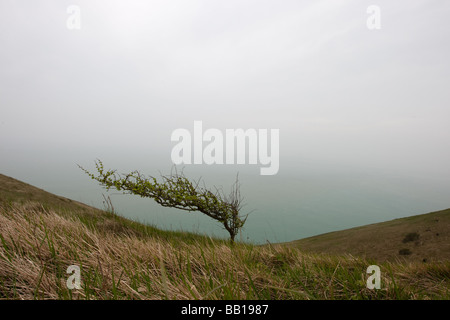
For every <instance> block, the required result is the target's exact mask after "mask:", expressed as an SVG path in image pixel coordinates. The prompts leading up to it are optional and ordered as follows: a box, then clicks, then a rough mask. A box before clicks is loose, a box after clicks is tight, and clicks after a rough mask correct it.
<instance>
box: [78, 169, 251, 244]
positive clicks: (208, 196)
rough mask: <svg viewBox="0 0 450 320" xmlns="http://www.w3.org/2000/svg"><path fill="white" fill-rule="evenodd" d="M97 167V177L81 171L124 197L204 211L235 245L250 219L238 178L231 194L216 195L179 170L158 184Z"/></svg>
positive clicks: (217, 191)
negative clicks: (244, 212) (147, 199)
mask: <svg viewBox="0 0 450 320" xmlns="http://www.w3.org/2000/svg"><path fill="white" fill-rule="evenodd" d="M95 166H96V168H97V173H96V174H93V173H91V172H89V171H88V170H86V169H84V168H83V167H81V166H79V167H80V168H81V169H82V170H83V171H84V172H85V173H87V174H88V175H89V176H90V177H91V178H92V179H93V180H96V181H98V182H100V184H101V185H102V186H103V187H105V188H106V189H107V190H109V189H111V188H114V189H117V190H118V191H122V192H124V193H128V194H135V195H138V196H141V197H145V198H152V199H153V200H155V201H156V202H157V203H159V204H160V205H162V206H163V207H170V208H177V209H180V210H186V211H200V212H201V213H203V214H205V215H207V216H208V217H210V218H213V219H214V220H217V221H219V222H220V223H221V224H222V225H223V227H224V228H225V230H227V231H228V233H229V234H230V241H231V243H234V238H235V237H236V235H237V233H238V232H239V230H240V229H241V228H242V227H243V226H244V223H245V221H246V220H247V216H245V217H243V216H241V215H240V213H239V212H240V210H241V209H242V198H241V194H240V185H239V181H238V178H236V182H235V183H234V185H233V186H232V188H231V192H230V194H229V195H225V194H224V192H223V190H222V189H218V188H215V191H214V192H212V191H210V190H208V189H206V188H204V187H201V186H200V182H201V180H200V179H199V180H198V181H196V182H192V181H190V180H189V179H188V178H186V177H185V176H184V174H183V172H181V173H178V171H176V170H175V173H171V174H170V175H161V178H162V180H161V181H160V182H158V180H157V179H156V178H154V177H151V176H150V177H145V176H144V175H142V174H141V173H140V172H139V171H133V172H131V173H128V174H122V175H121V174H118V173H117V170H105V169H104V167H103V163H102V162H101V161H100V160H97V161H96V162H95Z"/></svg>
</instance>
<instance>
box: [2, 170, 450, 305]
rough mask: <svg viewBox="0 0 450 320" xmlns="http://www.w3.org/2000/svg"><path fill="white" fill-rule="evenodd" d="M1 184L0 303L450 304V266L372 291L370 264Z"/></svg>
mask: <svg viewBox="0 0 450 320" xmlns="http://www.w3.org/2000/svg"><path fill="white" fill-rule="evenodd" d="M0 178H1V180H0V184H1V185H2V187H1V189H0V299H212V300H214V299H221V300H222V299H449V298H450V280H449V279H450V262H449V261H445V262H432V263H423V262H418V263H400V262H382V263H377V264H378V265H379V266H380V269H381V289H379V290H373V289H368V288H366V279H367V277H368V275H367V274H366V269H367V267H368V266H369V265H371V264H374V263H375V261H371V260H366V259H364V258H359V257H354V256H351V255H328V254H316V253H305V252H303V251H301V250H299V249H298V248H296V247H295V246H279V245H277V246H272V245H267V246H254V245H249V244H243V243H237V244H235V245H234V246H231V245H230V244H229V243H228V242H225V241H222V240H217V239H212V238H210V237H205V236H201V235H197V234H192V233H186V232H168V231H161V230H159V229H157V228H155V227H152V226H145V225H142V224H138V223H136V222H133V221H130V220H127V219H124V218H122V217H118V216H117V215H115V214H113V213H111V212H105V211H101V210H97V209H93V208H90V207H88V206H85V205H83V204H80V203H77V202H75V201H70V200H68V199H64V198H61V197H57V196H54V195H51V194H49V193H46V192H45V191H43V190H40V189H37V188H34V187H32V186H29V185H27V184H24V183H22V182H19V181H17V180H14V179H12V178H8V177H5V176H0ZM30 199H31V200H30ZM71 265H76V266H79V267H80V269H81V288H80V289H72V290H70V289H68V288H67V285H66V281H67V279H68V277H69V275H68V274H67V273H66V270H67V268H68V267H69V266H71Z"/></svg>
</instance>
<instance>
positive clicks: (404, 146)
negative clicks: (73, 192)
mask: <svg viewBox="0 0 450 320" xmlns="http://www.w3.org/2000/svg"><path fill="white" fill-rule="evenodd" d="M372 4H375V5H378V6H379V7H380V8H381V30H372V31H371V30H368V29H367V27H366V20H367V18H368V14H367V13H366V9H367V7H368V6H369V5H372ZM69 5H78V6H79V7H80V9H81V30H68V29H67V27H66V21H67V19H68V17H69V14H68V13H67V12H66V10H67V7H68V6H69ZM449 17H450V2H449V1H446V0H423V1H419V0H413V1H411V0H408V1H360V0H358V1H357V0H348V1H338V0H324V1H313V0H309V1H300V0H295V1H290V0H282V1H274V0H271V1H256V0H254V1H249V0H239V1H230V0H227V1H211V0H204V1H194V0H183V1H181V0H180V1H167V0H160V1H131V0H127V1H98V0H94V1H93V0H89V1H81V0H73V1H18V0H15V1H11V0H4V1H1V3H0V154H1V158H0V165H1V166H0V169H3V170H6V171H7V172H6V173H8V172H11V173H13V172H14V173H15V172H18V171H20V170H24V171H26V170H27V168H30V165H31V164H30V161H31V162H33V163H35V167H36V168H39V165H36V163H42V164H44V163H47V165H48V163H52V165H53V164H57V163H62V162H67V161H70V164H71V165H73V163H92V162H91V161H92V160H93V159H95V158H96V157H103V158H102V159H105V158H106V160H105V161H116V160H117V159H124V160H123V161H122V162H120V161H118V160H117V161H116V162H113V163H112V164H111V165H112V166H113V167H117V166H119V165H123V164H124V163H127V165H128V166H129V168H130V169H136V168H139V165H140V164H142V163H147V162H148V163H150V162H153V163H159V164H167V168H168V167H169V166H170V150H171V148H172V146H173V145H174V143H172V142H171V141H170V134H171V132H172V131H173V130H174V129H176V128H187V129H190V130H192V126H193V121H194V120H201V121H203V124H204V126H205V128H218V129H221V130H225V129H226V128H244V129H245V128H256V129H258V128H267V129H270V128H277V129H280V139H281V146H280V157H281V160H280V173H282V171H283V170H284V168H286V169H291V168H294V167H296V166H299V165H302V164H303V163H314V164H317V166H318V167H319V170H320V168H321V167H323V168H329V167H330V166H334V165H347V166H355V167H359V168H362V169H364V168H367V170H372V169H375V170H378V171H385V172H399V173H402V174H417V175H424V176H433V177H436V178H445V177H446V178H448V177H450V166H449V165H448V164H449V163H450V148H449V143H450V123H449V122H450V91H449V76H450V63H449V57H450V42H449V39H450V20H449ZM127 158H128V160H129V162H126V161H127V160H126V159H127ZM130 159H131V160H130ZM136 159H139V161H140V162H136V161H137V160H136ZM130 161H131V163H130ZM133 161H134V162H133ZM257 167H258V168H259V166H257ZM165 168H166V167H164V168H162V169H165ZM127 169H128V167H127ZM158 169H161V168H160V167H158ZM30 170H31V169H30ZM73 170H76V169H73ZM257 170H258V169H257V168H255V174H257V172H258V171H257ZM286 171H287V170H286ZM286 171H285V173H286Z"/></svg>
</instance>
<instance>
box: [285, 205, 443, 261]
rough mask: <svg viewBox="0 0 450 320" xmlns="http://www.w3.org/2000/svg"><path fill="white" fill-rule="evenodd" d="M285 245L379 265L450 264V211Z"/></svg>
mask: <svg viewBox="0 0 450 320" xmlns="http://www.w3.org/2000/svg"><path fill="white" fill-rule="evenodd" d="M286 245H289V246H293V247H296V248H300V249H301V250H303V251H308V252H325V253H331V254H342V253H349V254H352V255H358V256H363V257H365V258H369V259H374V260H377V261H386V260H390V261H392V260H397V259H406V260H408V261H424V262H425V261H431V260H435V261H436V260H450V209H447V210H442V211H437V212H432V213H427V214H422V215H417V216H412V217H407V218H401V219H395V220H392V221H387V222H382V223H376V224H371V225H366V226H362V227H357V228H352V229H347V230H342V231H336V232H330V233H326V234H322V235H318V236H314V237H309V238H305V239H301V240H296V241H292V242H289V243H287V244H286Z"/></svg>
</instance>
